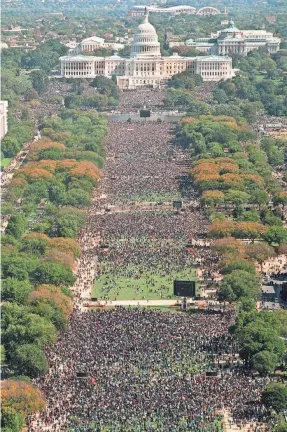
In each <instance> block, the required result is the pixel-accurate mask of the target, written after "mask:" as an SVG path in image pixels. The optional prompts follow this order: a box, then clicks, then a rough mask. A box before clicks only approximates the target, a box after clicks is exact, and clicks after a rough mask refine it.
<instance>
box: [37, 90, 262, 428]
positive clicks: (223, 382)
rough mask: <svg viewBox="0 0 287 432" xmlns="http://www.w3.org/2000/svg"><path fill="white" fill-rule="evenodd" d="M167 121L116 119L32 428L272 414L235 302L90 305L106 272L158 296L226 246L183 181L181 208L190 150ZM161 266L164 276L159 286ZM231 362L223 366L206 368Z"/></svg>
mask: <svg viewBox="0 0 287 432" xmlns="http://www.w3.org/2000/svg"><path fill="white" fill-rule="evenodd" d="M138 94H139V95H140V94H141V93H140V92H139V93H138ZM130 97H131V101H130V106H132V105H133V104H134V103H135V102H134V99H133V93H130ZM126 104H127V102H126ZM127 106H128V104H127ZM171 133H172V124H171V123H168V122H164V123H157V122H151V121H148V122H146V123H145V122H132V123H127V122H109V134H108V137H107V161H106V166H105V170H104V174H105V176H104V179H103V181H102V183H101V187H100V188H99V190H98V191H95V195H94V198H95V201H94V203H93V205H92V207H91V209H90V211H89V218H88V222H87V224H86V227H85V229H84V230H82V231H81V233H80V236H79V241H80V244H81V249H82V256H81V261H80V264H79V268H78V273H77V282H76V284H75V286H74V298H75V302H76V305H77V308H76V310H75V311H74V313H73V315H72V317H71V321H70V324H69V327H68V329H67V330H66V331H65V332H64V333H63V334H62V335H61V337H60V339H59V340H58V342H57V344H55V345H54V346H51V347H47V357H48V359H49V363H50V371H49V374H47V375H46V376H45V377H44V378H41V379H39V380H38V385H39V387H40V388H41V389H42V390H43V392H44V394H45V396H46V400H47V409H46V411H45V413H43V414H42V415H41V416H39V417H38V418H37V419H36V420H35V419H33V420H31V425H30V430H29V431H30V432H40V431H45V430H47V431H54V432H56V431H63V430H64V429H65V427H66V426H69V427H70V429H69V430H71V431H75V432H78V431H102V430H104V431H106V432H116V431H119V432H122V431H132V432H136V431H138V432H142V431H149V432H151V431H158V432H160V431H162V432H169V431H170V432H171V431H172V432H176V431H192V432H199V431H218V430H220V425H219V424H218V423H217V414H218V412H219V410H222V409H230V410H231V411H232V415H233V419H234V420H235V421H237V422H239V423H240V422H245V421H247V420H253V419H254V420H258V418H261V416H262V414H264V413H263V412H262V406H261V405H260V403H259V399H260V393H261V390H262V387H263V386H264V384H265V380H263V379H260V378H256V379H253V378H252V377H251V376H250V375H246V373H245V372H244V370H243V369H242V367H241V365H240V363H239V361H238V355H237V354H236V351H237V349H236V347H235V346H234V341H233V339H232V337H231V336H230V335H229V334H228V327H229V325H231V324H232V323H233V322H234V316H233V315H232V314H231V313H230V312H227V313H222V314H221V313H220V314H219V313H214V312H211V311H209V312H205V313H204V312H198V313H196V314H192V315H183V314H176V313H163V312H155V311H146V310H140V309H116V310H111V311H105V312H87V313H83V312H82V307H83V302H85V300H88V299H89V298H90V295H91V288H92V286H93V284H94V281H96V282H97V280H98V279H99V278H102V277H103V275H104V276H105V278H106V279H105V284H104V286H103V287H102V292H101V296H102V298H105V299H107V300H114V299H115V298H116V297H117V296H118V295H119V294H120V293H119V285H118V280H119V278H121V277H122V276H124V277H125V278H126V280H128V283H127V286H126V287H125V289H126V290H127V291H128V293H129V299H132V298H134V297H135V296H137V298H146V297H145V296H149V295H150V291H155V292H156V294H155V295H156V297H157V298H158V299H159V298H168V297H169V296H170V293H171V289H172V288H171V287H172V282H173V277H174V274H178V273H179V272H181V274H184V275H185V279H188V278H189V277H190V276H191V275H192V268H193V267H194V266H195V265H197V266H198V268H199V269H201V270H202V274H204V275H205V277H206V278H210V277H212V275H213V273H214V272H215V269H216V262H217V259H218V257H217V255H216V253H215V252H214V251H213V249H212V248H210V247H205V246H204V244H205V240H204V239H205V238H206V234H207V221H206V219H205V218H204V216H203V215H202V214H201V213H200V211H199V209H198V203H197V198H196V196H194V193H193V191H192V190H191V189H190V188H189V187H186V188H185V190H184V205H183V209H182V210H183V211H182V210H176V209H173V206H172V201H173V199H176V198H177V199H179V198H180V197H181V196H182V195H181V193H182V190H181V191H180V186H181V183H179V182H178V177H181V176H183V175H184V174H186V171H187V169H188V165H186V163H185V161H186V160H188V157H187V155H186V154H185V153H184V152H182V151H179V150H178V149H176V148H175V147H174V146H173V145H172V143H171ZM202 239H203V240H202ZM201 243H202V245H203V246H202V247H201V246H200V244H201ZM190 244H196V246H195V247H192V248H189V247H188V245H190ZM142 277H143V278H144V277H145V281H146V286H144V287H143V286H142V285H141V286H140V285H139V280H140V279H141V278H142ZM158 277H162V278H164V277H165V279H164V280H165V283H166V284H167V285H166V286H158V285H157V288H156V287H155V285H156V284H155V279H156V278H158ZM113 297H115V298H113ZM223 359H224V363H222V361H223ZM223 364H224V365H225V366H226V369H225V370H221V372H219V373H218V376H213V377H207V376H206V375H205V371H206V370H208V369H216V370H217V371H220V367H221V369H222V366H223ZM79 372H80V373H83V374H86V377H85V378H80V377H77V373H79Z"/></svg>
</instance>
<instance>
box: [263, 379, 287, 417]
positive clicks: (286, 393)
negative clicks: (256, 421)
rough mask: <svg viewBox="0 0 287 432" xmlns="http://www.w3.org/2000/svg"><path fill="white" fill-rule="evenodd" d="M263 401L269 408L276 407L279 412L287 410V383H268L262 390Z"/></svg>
mask: <svg viewBox="0 0 287 432" xmlns="http://www.w3.org/2000/svg"><path fill="white" fill-rule="evenodd" d="M262 402H263V403H264V405H265V406H266V407H267V408H269V409H274V410H275V411H276V412H277V413H279V412H280V411H282V410H285V409H286V406H287V386H286V384H281V383H270V384H268V385H267V386H266V387H265V389H264V390H263V392H262Z"/></svg>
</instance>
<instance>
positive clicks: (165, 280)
mask: <svg viewBox="0 0 287 432" xmlns="http://www.w3.org/2000/svg"><path fill="white" fill-rule="evenodd" d="M175 279H178V280H195V279H196V278H195V273H194V269H188V268H187V269H185V270H183V271H180V272H176V271H174V272H172V273H170V274H166V273H165V271H163V270H162V269H160V268H159V269H158V271H157V272H153V273H152V272H151V271H150V272H149V271H146V272H143V273H142V274H140V273H139V269H137V268H136V267H131V266H127V267H125V269H124V271H123V272H122V273H121V274H113V273H112V268H110V271H109V268H107V266H105V273H104V274H102V275H101V276H99V278H98V279H97V280H96V282H95V285H94V289H93V295H92V297H98V298H101V299H103V298H107V299H108V300H143V299H149V300H160V299H169V298H176V297H174V296H173V281H174V280H175Z"/></svg>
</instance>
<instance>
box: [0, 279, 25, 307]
mask: <svg viewBox="0 0 287 432" xmlns="http://www.w3.org/2000/svg"><path fill="white" fill-rule="evenodd" d="M31 291H33V286H32V285H31V284H30V283H29V281H27V280H17V279H15V278H7V279H4V280H3V281H2V286H1V296H2V300H4V301H9V302H12V303H18V304H24V303H25V301H26V300H27V299H28V296H29V294H30V292H31Z"/></svg>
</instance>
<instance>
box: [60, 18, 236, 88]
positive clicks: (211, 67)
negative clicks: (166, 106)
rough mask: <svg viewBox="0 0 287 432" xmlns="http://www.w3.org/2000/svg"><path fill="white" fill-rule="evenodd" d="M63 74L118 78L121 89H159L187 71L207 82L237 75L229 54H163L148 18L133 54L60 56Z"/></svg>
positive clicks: (140, 28)
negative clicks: (166, 55)
mask: <svg viewBox="0 0 287 432" xmlns="http://www.w3.org/2000/svg"><path fill="white" fill-rule="evenodd" d="M60 67H61V76H63V77H65V78H94V77H96V76H98V75H102V76H105V77H108V78H110V77H112V76H113V75H115V76H116V77H117V84H118V86H119V88H120V89H122V90H128V89H136V88H141V87H147V88H159V87H161V86H164V85H165V83H166V81H167V80H169V79H170V78H172V76H173V75H175V74H178V73H180V72H184V71H186V70H188V71H190V72H191V73H193V74H198V75H201V76H202V78H203V81H220V80H225V79H228V78H231V77H232V76H234V70H233V69H232V59H231V58H230V57H227V56H217V55H210V56H200V57H181V56H179V55H177V54H174V55H172V56H170V57H163V56H162V55H161V52H160V43H159V41H158V36H157V33H156V30H155V28H154V27H153V25H152V24H150V22H149V20H148V12H147V11H146V13H145V17H144V22H143V23H142V24H140V25H139V26H138V28H137V31H136V33H135V34H134V38H133V43H132V46H131V55H130V57H128V58H126V57H120V56H118V55H117V54H115V55H113V56H111V57H96V56H85V55H68V56H64V57H60Z"/></svg>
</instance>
